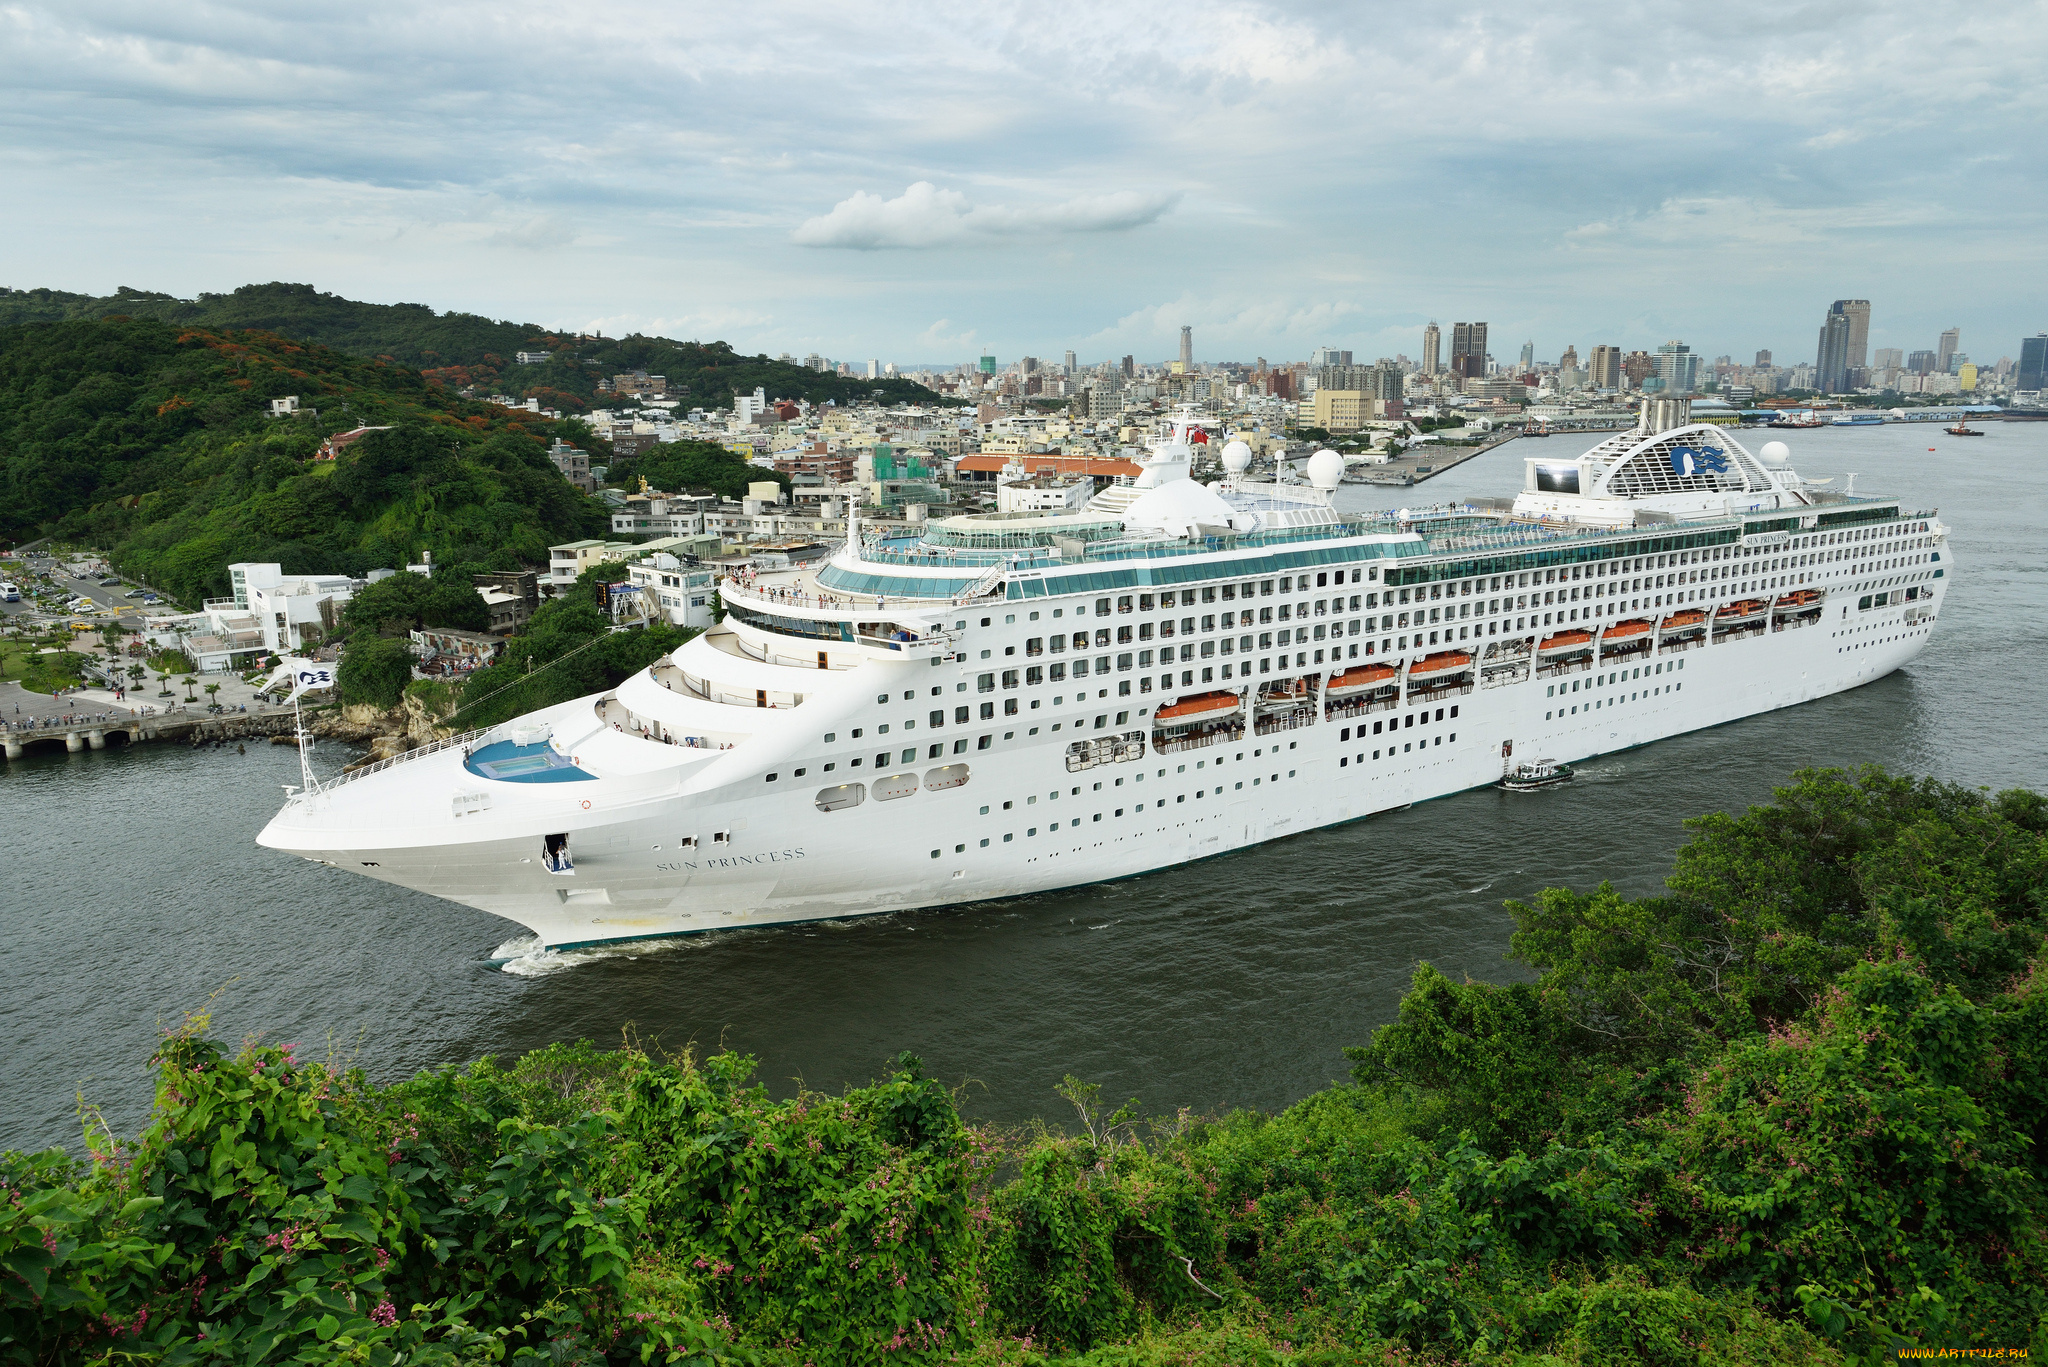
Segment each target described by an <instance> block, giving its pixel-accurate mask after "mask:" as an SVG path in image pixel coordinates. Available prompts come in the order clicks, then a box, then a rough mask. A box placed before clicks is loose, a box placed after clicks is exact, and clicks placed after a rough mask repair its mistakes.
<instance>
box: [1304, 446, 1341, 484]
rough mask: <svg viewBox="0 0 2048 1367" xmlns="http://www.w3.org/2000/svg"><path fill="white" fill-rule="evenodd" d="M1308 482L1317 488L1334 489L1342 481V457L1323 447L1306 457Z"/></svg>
mask: <svg viewBox="0 0 2048 1367" xmlns="http://www.w3.org/2000/svg"><path fill="white" fill-rule="evenodd" d="M1308 482H1309V483H1310V484H1313V485H1314V486H1315V487H1316V488H1318V489H1334V488H1336V487H1337V486H1338V485H1339V484H1342V483H1343V482H1344V457H1342V456H1340V455H1338V454H1337V453H1336V452H1335V451H1332V450H1329V449H1327V448H1325V449H1324V450H1321V451H1318V452H1316V453H1315V454H1314V455H1312V456H1310V457H1309V458H1308Z"/></svg>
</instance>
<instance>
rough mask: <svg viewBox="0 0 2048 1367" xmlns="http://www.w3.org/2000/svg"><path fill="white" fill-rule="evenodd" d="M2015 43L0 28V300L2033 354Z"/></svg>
mask: <svg viewBox="0 0 2048 1367" xmlns="http://www.w3.org/2000/svg"><path fill="white" fill-rule="evenodd" d="M2044 70H2048V3H1989V4H1979V5H1975V6H1971V7H1962V6H1953V5H1929V4H1926V3H1924V2H1921V3H1913V4H1895V3H1885V2H1884V0H1878V2H1877V3H1869V2H1868V0H1856V2H1855V3H1849V2H1848V0H1840V2H1834V0H1830V2H1826V3H1820V2H1812V0H1773V3H1769V4H1750V3H1745V2H1744V0H1729V2H1727V3H1715V4H1708V3H1692V4H1684V5H1680V4H1672V3H1664V2H1662V0H1647V2H1646V3H1636V4H1633V5H1626V6H1613V5H1601V6H1593V5H1582V6H1565V5H1555V6H1531V5H1515V6H1509V5H1475V4H1470V3H1463V2H1462V0H1447V2H1446V0H1439V3H1436V4H1432V5H1411V6H1401V7H1394V6H1387V5H1361V4H1355V3H1354V4H1317V3H1300V4H1292V5H1259V4H1224V3H1209V2H1208V0H1183V3H1180V4H1176V5H1174V6H1170V7H1158V6H1138V5H1128V6H1115V5H1111V6H1105V5H1102V4H1100V3H1094V4H1081V3H1072V4H1069V3H1063V0H1049V2H1048V3H1040V4H1034V5H1022V6H1020V5H1005V6H991V5H944V6H939V5H933V6H856V5H831V6H826V5H813V4H800V3H798V4H777V3H772V2H771V3H767V4H755V5H744V6H718V7H715V12H714V10H713V7H709V6H691V5H675V4H671V5H666V6H656V5H646V4H639V3H634V2H633V0H624V2H622V3H621V2H617V0H615V2H614V3H607V4H605V5H602V6H588V5H565V4H561V3H551V4H535V3H529V0H493V3H491V4H488V5H479V4H471V3H466V2H465V0H446V2H444V3H439V4H431V5H421V4H418V3H404V4H397V3H388V2H387V0H358V3H354V4H351V5H347V6H336V5H324V6H319V7H317V8H316V7H313V6H307V5H298V4H292V3H289V0H284V2H283V3H280V0H266V2H265V3H260V4H259V3H254V0H248V2H246V3H221V2H220V0H184V2H183V3H179V4H175V5H165V4H162V3H140V2H139V0H129V2H128V3H119V2H115V0H64V3H61V4H46V3H41V2H40V0H31V2H30V3H21V2H20V0H0V175H4V176H5V178H6V179H5V183H6V185H7V187H8V191H9V193H8V194H7V196H6V197H5V199H6V203H7V204H8V207H9V212H8V214H7V222H6V226H5V231H4V234H0V284H6V285H12V286H16V287H28V286H36V285H47V286H52V287H56V288H62V289H69V290H80V291H90V292H93V293H107V292H110V291H111V290H112V289H113V288H114V287H115V286H117V285H133V286H137V287H141V288H152V289H163V290H168V291H171V292H174V293H178V294H185V295H189V294H192V293H195V292H197V291H200V290H223V289H229V288H232V287H234V286H235V285H238V284H242V283H245V282H248V281H260V280H271V279H284V280H296V281H309V282H312V283H314V284H317V285H318V286H320V287H321V288H323V289H329V290H334V291H337V292H340V293H343V294H347V295H349V296H351V297H356V298H363V299H372V300H379V301H397V300H409V301H417V302H422V303H427V304H431V305H433V306H435V307H436V308H444V309H445V308H460V309H468V310H472V311H476V312H480V313H485V314H490V315H493V316H501V317H514V318H519V319H522V320H529V321H535V322H540V323H544V324H549V325H554V326H573V327H585V328H588V327H592V326H595V327H598V328H601V329H602V330H604V331H605V332H607V333H610V334H618V333H622V332H626V331H630V330H633V329H640V330H644V331H651V332H652V331H658V332H663V333H666V334H669V335H673V336H681V337H701V338H707V339H708V338H713V337H722V338H726V339H728V340H730V341H732V342H733V343H734V344H735V345H737V346H739V347H741V348H743V349H745V350H750V351H751V350H766V351H769V352H777V351H784V350H786V351H791V352H795V353H798V354H801V353H803V352H806V351H812V350H816V351H819V352H822V353H824V354H826V355H829V356H833V357H836V358H840V359H853V360H861V359H866V358H868V357H870V356H873V357H879V358H882V359H885V360H896V361H901V362H943V361H954V360H960V359H964V358H967V357H969V356H971V355H974V354H977V353H978V352H980V351H983V350H988V351H992V352H994V353H995V354H996V355H997V356H999V357H1001V358H1003V359H1004V360H1006V361H1007V360H1010V359H1013V358H1014V357H1016V356H1018V355H1020V354H1035V355H1039V356H1052V357H1056V356H1058V354H1059V353H1060V352H1061V351H1064V350H1066V349H1068V348H1072V349H1074V350H1076V351H1078V352H1079V353H1080V354H1081V357H1082V359H1083V360H1093V359H1099V358H1103V357H1111V356H1120V355H1122V354H1124V353H1126V352H1130V353H1134V354H1136V355H1137V356H1138V357H1140V358H1141V359H1159V358H1164V357H1166V356H1169V355H1171V354H1172V353H1173V351H1174V348H1175V346H1176V343H1177V338H1178V335H1179V328H1180V326H1181V325H1182V324H1184V323H1185V324H1191V325H1192V326H1193V327H1194V328H1195V337H1196V354H1197V355H1198V356H1199V357H1202V358H1204V359H1212V360H1214V359H1247V360H1248V359H1250V358H1252V357H1254V356H1259V355H1263V356H1266V357H1268V358H1272V359H1292V358H1300V357H1303V356H1305V355H1306V353H1307V352H1308V350H1309V349H1310V348H1311V347H1314V346H1317V345H1322V344H1329V345H1334V346H1340V347H1347V348H1350V349H1352V350H1354V351H1356V352H1358V353H1360V354H1361V355H1362V356H1364V357H1366V358H1370V357H1373V356H1378V355H1392V354H1394V353H1396V352H1405V353H1407V354H1409V355H1411V356H1412V355H1415V354H1417V352H1418V350H1419V346H1420V335H1421V329H1422V325H1423V324H1424V323H1425V322H1427V321H1428V320H1429V319H1431V318H1436V319H1438V320H1440V321H1441V322H1442V323H1444V324H1445V325H1446V330H1447V331H1448V324H1450V323H1451V322H1452V321H1454V320H1458V319H1468V318H1483V319H1486V320H1487V321H1488V322H1490V323H1491V324H1492V332H1491V339H1492V343H1493V350H1494V352H1495V353H1496V355H1501V356H1503V357H1507V356H1511V355H1512V354H1513V353H1514V352H1515V351H1516V350H1517V349H1519V346H1520V344H1521V343H1522V342H1523V341H1524V340H1533V341H1534V342H1535V344H1536V351H1537V354H1538V356H1539V357H1545V358H1554V357H1555V356H1557V355H1558V353H1559V352H1560V351H1561V350H1562V349H1563V347H1564V346H1565V345H1566V344H1567V343H1572V344H1576V345H1577V346H1578V347H1579V349H1580V351H1581V352H1582V353H1583V352H1584V351H1585V350H1586V349H1587V348H1588V347H1590V346H1592V345H1593V344H1595V343H1600V342H1606V343H1616V344H1620V345H1622V346H1626V347H1649V346H1654V345H1656V344H1657V343H1659V342H1661V341H1663V340H1665V339H1666V338H1669V337H1682V338H1684V339H1685V340H1686V341H1688V342H1690V343H1691V344H1692V345H1693V347H1694V349H1695V350H1698V351H1701V352H1704V353H1706V354H1708V355H1715V354H1719V353H1722V352H1728V353H1733V354H1735V355H1737V356H1738V357H1742V358H1747V356H1748V355H1749V354H1750V353H1752V352H1754V351H1755V350H1756V349H1757V348H1759V347H1768V348H1770V349H1772V350H1773V351H1774V352H1776V353H1777V355H1778V357H1779V359H1780V360H1781V361H1783V360H1787V359H1790V360H1798V359H1811V357H1812V353H1813V348H1814V339H1815V333H1816V331H1817V328H1818V324H1819V320H1820V317H1821V314H1822V313H1823V311H1824V310H1825V309H1826V307H1827V304H1828V302H1829V301H1830V300H1832V299H1835V298H1837V297H1844V296H1847V297H1867V298H1869V299H1870V300H1871V301H1872V327H1871V343H1872V345H1873V346H1900V347H1904V348H1907V349H1913V348H1918V347H1932V346H1933V345H1934V340H1935V336H1936V334H1937V333H1938V332H1939V331H1940V329H1942V328H1944V327H1948V326H1952V325H1960V326H1961V327H1962V329H1963V348H1964V350H1966V351H1968V352H1969V353H1970V354H1971V355H1972V356H1973V357H1975V358H1977V359H1979V360H1988V361H1995V360H1996V359H1997V358H1998V357H1999V356H2001V355H2006V354H2013V355H2016V354H2017V349H2018V339H2019V337H2020V336H2021V335H2022V334H2023V333H2024V334H2031V333H2033V332H2035V331H2039V330H2042V329H2048V284H2044V279H2048V271H2044V267H2048V232H2044V228H2048V175H2044V171H2048V166H2044V161H2048V152H2044V148H2048V139H2044V137H2043V133H2042V130H2043V128H2044V127H2048V108H2044V105H2048V81H2044V80H2043V79H2042V76H2041V73H2042V72H2043V71H2044Z"/></svg>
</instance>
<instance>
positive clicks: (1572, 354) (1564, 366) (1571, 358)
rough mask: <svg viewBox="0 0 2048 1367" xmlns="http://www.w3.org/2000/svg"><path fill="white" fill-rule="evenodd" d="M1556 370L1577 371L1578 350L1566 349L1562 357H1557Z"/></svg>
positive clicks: (1570, 347) (1574, 348)
mask: <svg viewBox="0 0 2048 1367" xmlns="http://www.w3.org/2000/svg"><path fill="white" fill-rule="evenodd" d="M1557 368H1558V369H1559V370H1577V369H1578V368H1579V349H1578V348H1577V347H1575V346H1568V347H1566V348H1565V349H1564V355H1562V356H1560V357H1558V360H1557Z"/></svg>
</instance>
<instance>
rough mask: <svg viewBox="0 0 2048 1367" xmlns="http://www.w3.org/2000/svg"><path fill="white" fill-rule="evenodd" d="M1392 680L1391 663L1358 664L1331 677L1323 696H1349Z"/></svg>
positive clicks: (1392, 670)
mask: <svg viewBox="0 0 2048 1367" xmlns="http://www.w3.org/2000/svg"><path fill="white" fill-rule="evenodd" d="M1393 680H1394V667H1393V666H1392V665H1359V666H1356V667H1355V668H1352V669H1347V670H1345V671H1344V672H1343V673H1342V674H1339V675H1336V676H1335V677H1333V678H1332V679H1331V680H1330V686H1329V688H1328V689H1326V690H1325V691H1324V695H1323V696H1325V697H1329V698H1346V697H1351V696H1354V695H1356V694H1359V693H1364V692H1368V691H1370V690H1371V689H1375V688H1378V687H1380V686H1381V685H1382V684H1388V683H1392V682H1393Z"/></svg>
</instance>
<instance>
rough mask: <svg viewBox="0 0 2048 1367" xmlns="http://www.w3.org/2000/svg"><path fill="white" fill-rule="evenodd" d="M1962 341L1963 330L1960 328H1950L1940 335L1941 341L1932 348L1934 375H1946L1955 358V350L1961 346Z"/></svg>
mask: <svg viewBox="0 0 2048 1367" xmlns="http://www.w3.org/2000/svg"><path fill="white" fill-rule="evenodd" d="M1962 340H1963V330H1962V329H1961V328H1950V329H1949V330H1948V331H1947V332H1944V333H1942V334H1941V340H1940V341H1939V342H1937V343H1935V346H1934V373H1935V374H1937V375H1946V374H1948V372H1949V369H1950V364H1951V363H1952V362H1953V361H1954V360H1955V358H1956V348H1957V347H1958V346H1959V345H1961V343H1962Z"/></svg>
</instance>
